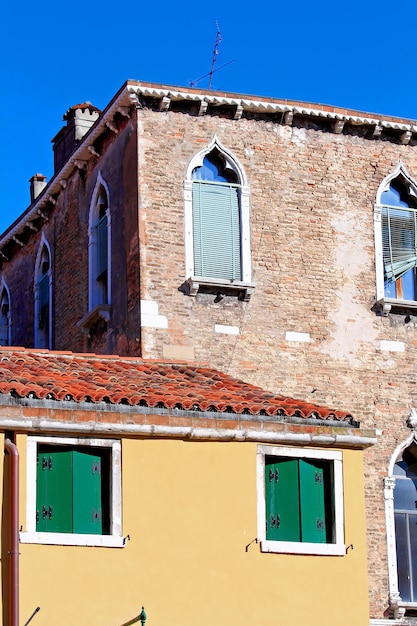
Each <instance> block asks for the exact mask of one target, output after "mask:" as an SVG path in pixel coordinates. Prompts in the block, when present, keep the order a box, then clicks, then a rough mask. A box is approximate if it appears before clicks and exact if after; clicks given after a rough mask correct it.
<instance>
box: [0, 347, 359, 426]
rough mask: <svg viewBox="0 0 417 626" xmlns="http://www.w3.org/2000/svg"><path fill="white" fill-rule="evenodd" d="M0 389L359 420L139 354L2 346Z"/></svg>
mask: <svg viewBox="0 0 417 626" xmlns="http://www.w3.org/2000/svg"><path fill="white" fill-rule="evenodd" d="M0 393H1V394H8V395H14V396H17V397H20V398H34V399H36V398H37V399H52V400H57V401H64V400H73V401H75V402H85V401H86V402H93V403H97V402H107V403H111V404H128V405H131V406H145V407H146V406H148V407H152V408H166V409H179V410H187V411H189V410H192V411H214V412H216V411H217V412H227V413H237V414H250V415H264V416H270V417H273V416H288V417H302V418H315V419H324V420H329V419H330V420H338V421H347V422H350V423H352V424H356V422H354V420H353V418H352V415H351V414H350V413H346V412H345V411H336V410H333V409H329V408H326V407H322V406H318V405H314V404H311V403H309V402H304V401H302V400H294V399H293V398H287V397H285V396H281V395H277V394H274V393H271V392H270V391H266V390H264V389H262V388H260V387H256V386H254V385H250V384H248V383H245V382H243V381H241V380H237V379H236V378H233V377H232V376H229V375H227V374H224V373H222V372H219V371H217V370H215V369H213V368H211V367H204V366H201V365H194V364H187V363H173V362H159V361H158V362H157V361H151V360H143V359H139V358H133V357H119V356H99V355H94V354H83V355H81V354H73V353H70V352H52V351H47V350H45V351H42V350H27V349H22V348H1V349H0Z"/></svg>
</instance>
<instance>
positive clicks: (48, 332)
mask: <svg viewBox="0 0 417 626" xmlns="http://www.w3.org/2000/svg"><path fill="white" fill-rule="evenodd" d="M35 347H37V348H49V349H51V348H52V270H51V253H50V249H49V245H48V243H47V241H46V240H45V239H43V240H42V242H41V245H40V247H39V250H38V257H37V261H36V268H35Z"/></svg>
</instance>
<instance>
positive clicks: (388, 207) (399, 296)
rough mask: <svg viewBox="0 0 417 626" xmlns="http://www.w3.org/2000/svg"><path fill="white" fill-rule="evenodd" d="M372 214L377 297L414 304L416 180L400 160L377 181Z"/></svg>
mask: <svg viewBox="0 0 417 626" xmlns="http://www.w3.org/2000/svg"><path fill="white" fill-rule="evenodd" d="M375 215H376V218H377V222H379V224H378V226H377V227H376V228H377V231H376V238H375V241H376V253H377V291H378V300H379V301H380V302H381V303H382V304H384V305H385V311H386V312H389V310H390V309H391V308H392V306H396V307H398V306H401V305H402V306H403V307H405V308H407V307H409V308H417V184H416V183H415V182H414V181H413V180H412V178H411V177H410V176H409V174H408V173H407V171H406V170H405V168H404V166H403V165H402V164H399V166H398V167H397V168H396V170H395V171H394V172H393V174H391V175H390V176H388V177H387V178H386V179H385V180H384V181H383V182H382V184H381V186H380V188H379V190H378V195H377V203H376V206H375Z"/></svg>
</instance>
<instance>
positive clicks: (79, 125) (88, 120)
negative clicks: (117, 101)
mask: <svg viewBox="0 0 417 626" xmlns="http://www.w3.org/2000/svg"><path fill="white" fill-rule="evenodd" d="M99 115H100V109H97V108H96V107H95V106H93V105H92V104H91V102H84V103H83V104H75V105H74V106H72V107H71V108H70V109H68V111H67V112H66V113H65V115H64V117H63V119H64V121H66V122H67V125H66V126H64V127H63V128H61V130H60V131H59V133H58V134H57V135H55V137H54V138H53V139H52V143H53V151H54V171H55V172H57V171H58V170H59V169H60V167H61V166H62V165H63V164H64V163H65V161H66V160H67V158H68V157H69V155H70V154H71V152H72V151H73V150H74V149H75V148H76V147H77V145H78V144H79V143H80V141H81V139H82V138H83V137H84V135H86V134H87V132H88V131H89V130H90V128H91V127H92V125H93V124H94V122H95V121H96V120H97V118H98V117H99Z"/></svg>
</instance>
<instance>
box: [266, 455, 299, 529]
mask: <svg viewBox="0 0 417 626" xmlns="http://www.w3.org/2000/svg"><path fill="white" fill-rule="evenodd" d="M265 498H266V538H267V539H269V540H272V541H300V500H299V488H298V460H297V459H276V458H274V457H266V459H265Z"/></svg>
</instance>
